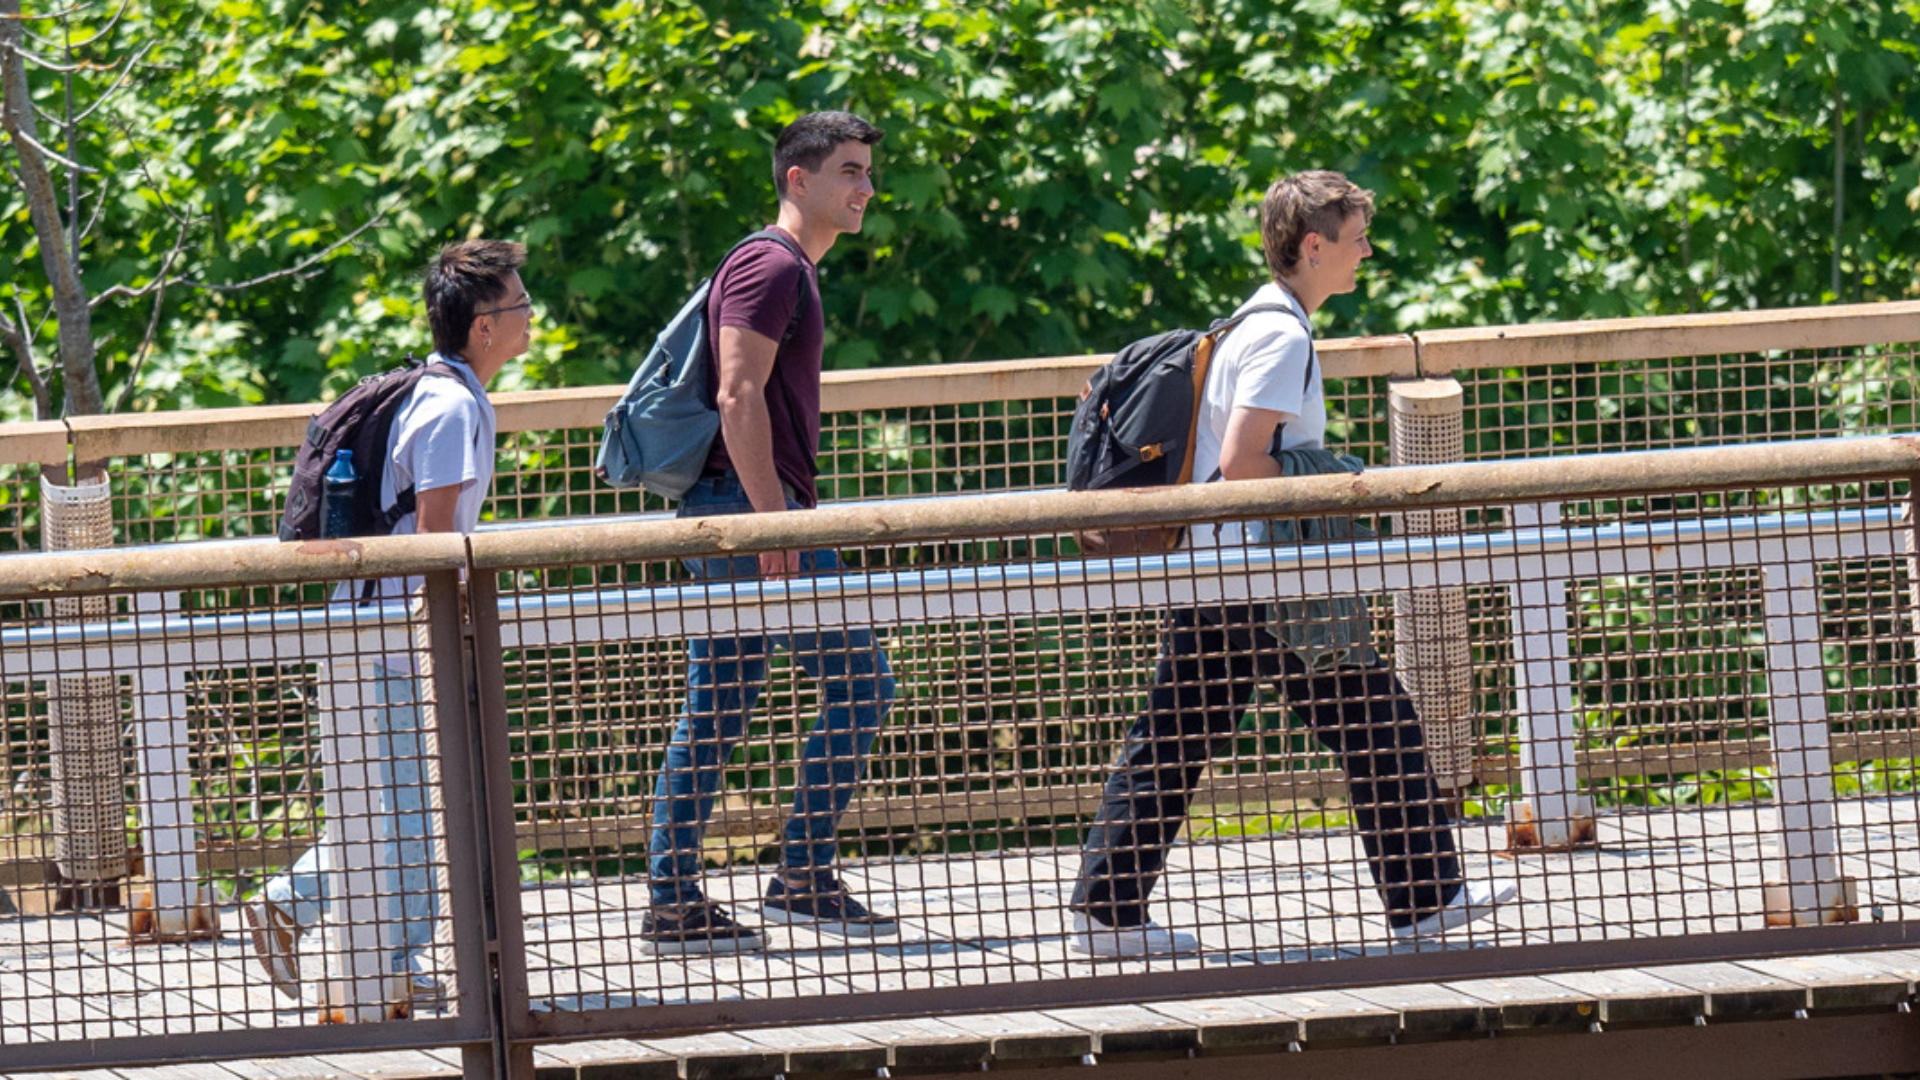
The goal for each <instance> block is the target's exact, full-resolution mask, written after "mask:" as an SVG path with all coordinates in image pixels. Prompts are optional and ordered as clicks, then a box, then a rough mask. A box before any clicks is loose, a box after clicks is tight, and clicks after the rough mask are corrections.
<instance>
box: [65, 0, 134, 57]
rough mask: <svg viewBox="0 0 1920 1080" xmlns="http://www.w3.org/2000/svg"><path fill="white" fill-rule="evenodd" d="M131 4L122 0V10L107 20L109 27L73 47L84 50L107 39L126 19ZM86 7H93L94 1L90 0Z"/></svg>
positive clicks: (127, 0)
mask: <svg viewBox="0 0 1920 1080" xmlns="http://www.w3.org/2000/svg"><path fill="white" fill-rule="evenodd" d="M130 2H131V0H120V10H118V11H116V12H114V13H113V18H111V19H108V20H107V25H105V26H103V27H101V28H100V29H99V30H98V31H97V32H96V33H95V34H94V35H93V36H92V37H90V38H87V39H86V40H85V41H76V42H74V43H73V46H72V47H73V48H76V49H84V48H86V47H87V46H89V45H91V44H93V43H94V42H96V41H99V40H100V39H101V38H104V37H106V36H107V35H108V34H111V33H113V32H114V30H115V29H117V28H118V27H119V25H120V20H121V19H122V18H125V17H126V14H127V5H128V4H129V3H130ZM85 6H87V7H92V6H93V0H88V2H87V4H86V5H85Z"/></svg>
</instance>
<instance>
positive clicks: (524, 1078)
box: [463, 569, 534, 1080]
mask: <svg viewBox="0 0 1920 1080" xmlns="http://www.w3.org/2000/svg"><path fill="white" fill-rule="evenodd" d="M467 595H468V596H469V598H470V603H469V605H468V609H467V610H468V616H469V618H470V620H471V622H472V629H473V672H474V680H473V686H474V690H475V702H476V709H475V713H474V717H475V719H476V721H477V723H476V724H475V725H474V730H475V731H477V732H478V734H479V738H478V740H477V742H476V747H475V749H476V751H477V753H478V755H479V756H478V759H477V760H478V762H479V770H478V772H477V775H476V777H475V779H476V781H477V783H476V785H475V795H476V800H477V801H476V803H475V813H474V815H473V818H474V821H475V822H476V826H477V835H476V840H477V841H478V842H479V843H480V844H481V845H482V846H483V847H484V849H485V851H486V852H487V853H488V855H489V857H488V858H486V859H485V863H486V868H487V870H488V871H489V875H488V879H487V881H486V885H485V888H484V889H483V892H482V897H483V902H484V903H485V905H486V908H487V933H488V939H489V941H490V942H491V943H492V959H493V965H494V966H493V976H494V991H495V992H494V995H493V1002H494V1008H495V1010H496V1012H495V1016H494V1024H495V1026H494V1032H495V1034H494V1047H495V1054H494V1057H493V1060H492V1061H491V1063H490V1064H491V1067H492V1070H493V1075H494V1076H497V1077H499V1078H500V1080H533V1075H534V1070H533V1050H532V1046H531V1045H530V1044H528V1043H526V1042H524V1041H521V1040H522V1039H523V1038H524V1037H525V1036H527V1035H528V1034H529V1032H528V1029H529V1027H530V1026H531V1020H532V1012H531V1005H530V1003H529V997H530V994H529V990H528V987H527V941H526V935H525V932H524V927H525V924H524V922H523V921H522V920H523V914H522V912H521V908H520V853H519V844H518V843H517V842H516V839H515V835H514V808H513V759H512V753H511V744H510V742H509V731H508V726H507V688H506V656H505V651H504V649H503V648H502V646H501V642H500V589H499V586H498V584H497V583H496V582H495V581H494V579H493V576H492V575H491V573H489V572H486V571H481V570H474V569H470V570H469V572H468V575H467ZM477 1065H478V1062H476V1061H475V1060H474V1059H473V1057H472V1056H471V1055H469V1056H468V1057H466V1059H465V1060H464V1061H463V1066H464V1067H465V1069H466V1071H467V1076H468V1077H469V1080H472V1078H473V1077H474V1076H475V1075H476V1074H475V1073H474V1071H473V1070H474V1068H475V1067H476V1066H477Z"/></svg>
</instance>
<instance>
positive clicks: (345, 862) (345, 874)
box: [0, 575, 484, 1061]
mask: <svg viewBox="0 0 1920 1080" xmlns="http://www.w3.org/2000/svg"><path fill="white" fill-rule="evenodd" d="M447 582H448V587H449V588H451V587H452V582H453V578H452V577H451V575H448V576H447ZM215 584H216V585H219V586H220V587H218V588H212V589H205V590H201V591H199V592H197V593H189V594H188V596H187V599H188V600H190V601H192V602H191V603H186V604H183V603H182V597H181V594H179V593H174V592H162V593H139V594H117V595H115V594H95V595H92V596H88V597H85V598H63V599H57V600H55V601H52V602H51V603H50V604H48V605H47V606H48V607H60V608H62V609H66V608H71V609H72V610H71V611H69V612H67V614H66V616H65V617H63V618H62V619H60V620H58V621H55V622H51V623H50V622H48V621H47V620H45V619H43V618H36V617H35V615H36V612H35V611H34V610H32V608H31V607H30V606H28V605H22V604H12V605H8V606H7V607H6V608H5V609H4V610H0V637H3V638H4V641H0V667H3V668H4V671H0V685H4V687H5V693H4V698H3V700H4V702H5V704H6V714H7V726H6V733H5V743H4V747H5V751H6V762H7V768H8V773H7V779H8V781H9V801H8V815H7V819H6V821H5V823H4V829H5V833H6V841H5V842H6V844H7V845H9V846H8V847H7V848H6V849H5V853H6V854H7V856H8V860H7V865H8V866H9V867H11V868H12V870H13V873H12V875H11V878H12V880H11V881H10V882H8V881H0V884H8V885H10V886H11V887H10V889H9V891H10V893H11V898H12V899H13V900H14V901H15V903H16V904H18V906H19V908H20V912H19V914H18V915H10V916H3V917H0V1017H4V1018H5V1020H4V1025H0V1042H4V1043H5V1044H6V1045H7V1046H8V1047H9V1053H10V1054H14V1055H20V1054H28V1055H30V1054H33V1053H37V1052H39V1048H42V1047H43V1046H44V1047H47V1048H52V1047H55V1046H57V1045H59V1044H72V1045H74V1046H78V1047H85V1046H86V1045H88V1044H87V1043H86V1042H83V1041H82V1040H132V1041H134V1042H136V1043H137V1042H138V1040H140V1039H143V1038H149V1037H151V1036H154V1035H156V1034H161V1033H165V1034H167V1035H169V1036H171V1037H186V1038H188V1039H189V1040H191V1039H194V1038H198V1037H200V1036H217V1035H219V1034H221V1033H231V1032H237V1031H242V1030H249V1029H260V1028H284V1029H304V1028H310V1027H313V1026H314V1025H317V1024H321V1023H325V1022H338V1021H357V1022H360V1023H362V1024H364V1025H369V1026H368V1027H367V1029H366V1032H365V1034H364V1036H362V1037H361V1038H360V1039H359V1040H358V1042H359V1045H363V1046H379V1045H383V1044H385V1045H404V1044H409V1043H412V1044H418V1043H419V1041H420V1040H421V1039H422V1036H419V1035H417V1034H416V1035H410V1034H408V1033H407V1031H406V1025H405V1024H399V1023H393V1024H387V1025H385V1026H382V1025H381V1024H380V1023H379V1021H381V1020H382V1019H383V1018H404V1017H411V1018H412V1019H414V1020H416V1021H428V1022H440V1023H442V1024H443V1025H444V1024H448V1023H453V1022H455V1021H460V1020H462V1018H463V1016H464V1011H463V1008H462V1005H461V1000H460V994H461V992H462V984H461V980H460V979H457V978H456V977H455V972H456V970H457V968H456V962H455V955H454V948H455V941H456V935H455V933H454V931H453V928H452V910H451V906H450V898H451V896H452V892H451V889H452V878H451V877H450V876H449V870H448V867H449V859H450V854H449V845H448V836H449V831H450V827H449V824H448V821H447V816H446V813H445V810H444V805H445V804H444V800H443V797H442V796H441V794H440V793H439V791H438V788H439V787H440V786H441V785H442V784H443V778H442V776H441V773H440V769H439V762H440V760H441V755H440V750H439V747H438V744H437V731H438V728H439V726H440V725H441V724H442V723H446V722H449V721H447V720H443V719H442V718H441V717H440V716H439V709H438V703H439V698H438V695H437V694H436V693H435V691H434V687H435V682H436V677H435V672H434V669H433V667H432V665H431V664H430V663H429V662H427V658H428V657H430V656H431V642H430V639H429V638H428V636H427V635H426V620H427V619H428V617H429V615H430V614H431V612H430V611H429V610H428V609H427V608H425V607H423V606H421V605H420V604H419V603H418V602H416V603H415V604H414V605H412V606H409V605H407V604H405V603H403V602H398V601H396V602H392V603H388V604H385V605H378V606H376V605H366V606H359V607H356V606H353V605H347V604H329V603H327V602H326V601H325V593H326V589H325V588H324V587H322V586H321V585H320V584H319V583H315V584H314V585H313V586H310V587H300V586H289V587H252V588H249V587H245V586H242V585H240V584H239V583H238V582H228V583H218V582H216V583H215ZM316 592H318V595H319V596H320V600H319V602H312V597H313V596H314V594H315V593H316ZM276 594H277V595H276ZM448 595H452V594H451V593H449V594H448ZM223 599H231V600H233V601H234V602H233V603H232V604H223V603H222V600H223ZM454 625H455V626H456V627H457V625H458V624H457V622H456V623H454ZM456 636H457V635H456ZM455 655H458V652H457V649H456V652H455ZM100 671H111V672H114V673H115V674H114V675H112V676H100V675H96V674H93V673H95V672H100ZM451 678H452V680H453V682H452V685H454V686H456V687H458V686H460V685H461V681H462V680H463V679H464V678H465V675H464V673H463V672H458V671H456V672H454V673H453V674H452V676H451ZM93 680H99V681H104V682H106V683H108V684H110V688H111V689H112V691H113V694H112V701H113V702H114V705H115V713H114V715H113V717H112V723H111V725H110V729H111V730H112V731H113V733H114V742H113V746H112V747H111V749H110V750H103V751H101V752H100V754H99V755H98V756H100V757H102V758H110V759H111V761H110V764H111V775H112V776H113V777H114V784H115V785H116V786H118V785H127V786H130V787H131V789H132V792H133V798H132V799H131V800H130V809H131V813H129V812H128V810H125V809H123V810H119V811H118V813H119V815H120V816H119V818H118V819H117V820H116V821H114V822H113V823H112V824H113V826H114V830H113V831H115V832H116V833H117V834H118V835H119V836H120V838H121V839H122V840H123V841H124V840H125V839H126V837H127V836H128V834H129V833H130V832H131V834H132V836H133V837H134V838H135V839H136V840H137V841H138V844H139V847H138V851H137V857H136V858H135V859H134V860H133V864H134V870H133V878H132V880H131V882H130V888H129V890H128V891H127V894H126V896H127V903H126V906H125V908H124V909H115V910H109V911H103V912H98V913H84V914H60V913H58V912H57V911H56V910H55V908H56V900H57V897H56V896H55V894H54V892H53V891H52V890H51V887H50V883H43V882H41V881H40V879H39V878H38V877H37V875H36V874H35V873H34V871H35V870H36V869H37V865H38V859H39V858H42V857H45V855H43V854H42V852H45V853H46V854H47V855H50V854H51V850H52V849H54V848H58V847H59V846H60V845H61V844H62V842H63V841H67V842H69V843H70V842H71V840H72V839H73V838H74V836H75V835H84V834H85V833H86V832H87V831H88V830H89V828H90V827H89V826H88V825H87V823H85V822H80V821H78V820H77V819H76V818H75V817H74V816H73V815H72V814H71V813H63V812H62V811H61V810H60V804H59V802H58V801H57V800H55V799H54V798H53V796H52V794H51V792H50V791H49V786H50V785H51V784H57V783H59V782H60V781H61V780H62V778H63V777H64V776H66V774H67V770H70V769H72V767H73V765H74V763H75V762H83V763H84V761H85V759H86V757H87V755H86V754H83V753H78V752H76V751H75V750H74V749H73V748H71V747H68V746H65V745H64V744H63V743H62V742H61V741H60V738H61V736H60V732H59V730H58V727H57V725H58V724H59V723H60V722H61V721H63V720H64V719H66V717H65V714H64V713H63V712H62V707H61V703H60V701H59V699H58V696H57V694H56V693H53V692H51V688H54V687H59V686H62V685H65V684H67V683H70V682H85V681H93ZM40 687H47V688H50V689H49V693H48V697H49V698H50V699H51V702H50V704H48V705H46V706H45V707H44V708H45V709H46V712H47V713H48V714H51V719H50V720H49V719H47V718H46V716H45V715H43V714H42V713H41V712H40V709H41V708H42V706H41V705H40V704H39V696H38V694H36V693H35V691H36V690H37V689H38V688H40ZM456 693H457V692H456ZM458 700H459V701H460V702H461V705H462V707H461V708H460V709H458V710H456V712H455V715H454V717H453V718H452V721H451V722H456V723H459V724H461V725H463V726H464V724H465V722H466V720H465V716H464V700H465V699H464V695H459V696H458ZM122 708H125V709H126V710H128V711H127V712H126V713H125V714H124V715H123V714H122V712H121V711H120V710H121V709H122ZM49 727H52V728H53V729H54V730H53V733H52V734H51V735H50V736H49V735H48V734H46V729H47V728H49ZM123 731H125V732H126V733H127V734H126V736H125V739H126V741H125V745H124V746H123V744H122V741H121V740H122V737H123V736H122V732H123ZM462 752H463V753H464V752H465V751H462ZM49 758H51V761H50V763H49ZM122 790H124V788H122V789H121V790H116V791H115V792H114V795H115V796H116V797H119V796H120V795H121V791H122ZM465 797H470V793H468V794H466V795H463V798H465ZM49 805H51V806H52V807H53V812H52V813H51V814H49V813H47V812H46V810H45V809H44V808H46V807H48V806H49ZM69 834H73V835H69ZM463 843H464V845H465V847H463V848H462V850H463V851H464V852H465V855H466V857H468V858H469V859H471V857H472V855H473V849H472V840H471V838H470V837H469V838H468V839H466V840H465V841H463ZM42 844H46V845H47V846H46V847H42ZM121 862H122V869H123V870H124V869H125V862H126V860H125V857H124V856H122V859H121ZM469 865H471V863H470V862H469ZM63 872H66V871H65V870H64V867H63ZM67 873H68V876H69V877H71V876H72V875H71V873H70V872H67ZM468 891H469V892H471V889H468ZM462 902H466V901H465V900H464V899H463V901H462ZM469 908H471V904H469ZM472 917H473V915H472V913H471V911H470V913H469V918H472ZM470 925H477V924H470ZM187 943H192V944H191V945H188V944H187ZM469 951H472V949H471V947H469ZM276 965H278V966H276ZM276 973H277V974H276ZM276 985H278V986H279V987H280V989H279V990H278V991H276ZM468 989H469V990H470V989H471V988H470V987H469V988H468ZM481 1011H482V1012H484V1010H481ZM473 1030H474V1026H473V1024H471V1023H469V1024H467V1025H466V1027H464V1028H458V1027H457V1025H456V1027H454V1028H446V1029H445V1031H444V1034H446V1035H449V1036H452V1035H457V1034H460V1033H461V1032H464V1033H465V1034H464V1035H460V1037H469V1036H470V1035H471V1033H472V1031H473ZM429 1038H431V1036H429ZM218 1045H219V1043H218V1042H217V1040H216V1041H211V1042H209V1041H200V1042H193V1041H188V1042H183V1043H179V1044H177V1046H178V1049H176V1050H171V1051H169V1052H170V1053H186V1054H195V1053H200V1054H206V1055H208V1056H217V1051H216V1050H215V1049H214V1048H215V1047H217V1046H218ZM193 1047H199V1048H200V1049H199V1050H198V1051H195V1050H194V1049H192V1048H193ZM148 1053H149V1054H151V1053H152V1051H148ZM51 1060H63V1059H61V1058H59V1057H57V1056H56V1057H55V1058H53V1059H51ZM65 1060H75V1061H77V1060H82V1058H81V1057H72V1058H69V1059H65Z"/></svg>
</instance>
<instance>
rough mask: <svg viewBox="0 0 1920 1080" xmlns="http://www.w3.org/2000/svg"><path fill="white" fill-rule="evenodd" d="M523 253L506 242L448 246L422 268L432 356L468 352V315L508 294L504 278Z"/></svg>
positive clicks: (517, 265) (522, 261) (519, 263)
mask: <svg viewBox="0 0 1920 1080" xmlns="http://www.w3.org/2000/svg"><path fill="white" fill-rule="evenodd" d="M526 262H527V248H526V245H524V244H516V243H514V242H513V241H511V240H462V241H460V242H459V243H456V244H448V245H447V246H446V247H443V248H441V249H440V253H439V254H438V255H435V256H434V257H433V261H432V262H429V263H428V264H427V283H426V287H425V288H424V289H422V290H421V291H422V293H423V294H424V295H425V297H426V301H427V324H428V325H429V326H431V327H432V328H433V351H435V352H437V353H439V354H440V355H442V356H458V355H459V354H460V353H461V352H463V351H465V349H466V347H467V334H468V332H469V331H471V330H472V329H473V313H474V311H475V310H476V309H478V308H479V307H480V306H481V305H482V304H486V303H490V302H492V301H494V300H498V299H500V298H502V297H504V296H505V295H506V294H507V275H508V274H511V273H513V272H514V271H515V270H518V269H520V268H521V267H522V266H525V265H526Z"/></svg>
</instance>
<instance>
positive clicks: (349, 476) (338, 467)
mask: <svg viewBox="0 0 1920 1080" xmlns="http://www.w3.org/2000/svg"><path fill="white" fill-rule="evenodd" d="M327 479H329V480H358V479H360V473H359V472H358V471H357V470H355V469H354V467H353V451H351V450H346V449H340V450H335V451H334V452H333V464H332V465H331V466H329V467H328V469H327Z"/></svg>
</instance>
